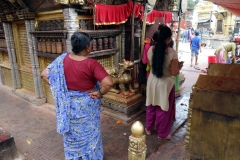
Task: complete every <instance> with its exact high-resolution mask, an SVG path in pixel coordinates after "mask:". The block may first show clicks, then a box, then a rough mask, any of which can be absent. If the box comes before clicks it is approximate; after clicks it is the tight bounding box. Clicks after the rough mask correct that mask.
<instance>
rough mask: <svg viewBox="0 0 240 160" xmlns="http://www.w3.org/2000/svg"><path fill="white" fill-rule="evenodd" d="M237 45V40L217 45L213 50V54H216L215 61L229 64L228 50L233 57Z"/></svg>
mask: <svg viewBox="0 0 240 160" xmlns="http://www.w3.org/2000/svg"><path fill="white" fill-rule="evenodd" d="M237 45H238V42H235V43H229V44H226V45H222V46H219V47H218V48H217V49H216V51H215V52H214V55H215V56H216V63H227V64H230V63H231V60H230V57H228V52H231V54H232V56H231V57H232V58H234V57H235V55H236V47H237Z"/></svg>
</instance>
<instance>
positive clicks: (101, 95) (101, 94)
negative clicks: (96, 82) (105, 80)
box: [98, 88, 103, 98]
mask: <svg viewBox="0 0 240 160" xmlns="http://www.w3.org/2000/svg"><path fill="white" fill-rule="evenodd" d="M98 92H99V94H100V97H101V98H102V97H103V93H102V92H101V88H100V89H99V90H98Z"/></svg>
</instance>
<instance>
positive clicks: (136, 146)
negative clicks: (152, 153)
mask: <svg viewBox="0 0 240 160" xmlns="http://www.w3.org/2000/svg"><path fill="white" fill-rule="evenodd" d="M131 132H132V135H131V136H129V147H128V160H145V159H146V151H147V145H146V136H145V135H143V132H144V127H143V125H142V123H141V122H140V121H136V122H134V123H133V124H132V127H131Z"/></svg>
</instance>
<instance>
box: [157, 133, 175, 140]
mask: <svg viewBox="0 0 240 160" xmlns="http://www.w3.org/2000/svg"><path fill="white" fill-rule="evenodd" d="M158 138H159V139H167V140H170V139H171V138H172V137H171V135H170V134H169V135H168V136H167V137H165V138H161V137H158Z"/></svg>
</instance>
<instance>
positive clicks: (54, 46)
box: [51, 39, 57, 54]
mask: <svg viewBox="0 0 240 160" xmlns="http://www.w3.org/2000/svg"><path fill="white" fill-rule="evenodd" d="M51 47H52V53H54V54H55V53H57V47H56V42H55V39H53V41H52V43H51Z"/></svg>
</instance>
